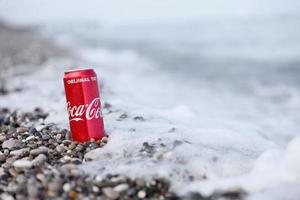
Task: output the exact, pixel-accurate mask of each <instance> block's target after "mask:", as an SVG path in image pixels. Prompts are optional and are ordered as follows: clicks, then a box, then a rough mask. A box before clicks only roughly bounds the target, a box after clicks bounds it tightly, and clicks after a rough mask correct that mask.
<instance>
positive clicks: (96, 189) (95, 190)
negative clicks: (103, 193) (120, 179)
mask: <svg viewBox="0 0 300 200" xmlns="http://www.w3.org/2000/svg"><path fill="white" fill-rule="evenodd" d="M92 190H93V192H95V193H98V192H99V191H100V190H99V188H98V187H97V186H93V188H92Z"/></svg>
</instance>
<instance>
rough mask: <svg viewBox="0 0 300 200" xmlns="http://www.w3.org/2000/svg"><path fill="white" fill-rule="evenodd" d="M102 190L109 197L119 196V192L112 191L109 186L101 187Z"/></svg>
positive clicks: (115, 197)
mask: <svg viewBox="0 0 300 200" xmlns="http://www.w3.org/2000/svg"><path fill="white" fill-rule="evenodd" d="M102 192H103V194H104V195H105V196H106V197H108V198H109V199H117V198H118V197H119V193H118V192H116V191H114V190H113V188H111V187H105V188H102Z"/></svg>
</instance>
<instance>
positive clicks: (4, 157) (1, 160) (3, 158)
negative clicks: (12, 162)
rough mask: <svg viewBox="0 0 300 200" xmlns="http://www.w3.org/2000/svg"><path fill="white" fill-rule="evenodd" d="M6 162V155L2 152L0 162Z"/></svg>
mask: <svg viewBox="0 0 300 200" xmlns="http://www.w3.org/2000/svg"><path fill="white" fill-rule="evenodd" d="M5 160H6V156H5V154H4V153H2V152H1V151H0V162H3V161H5Z"/></svg>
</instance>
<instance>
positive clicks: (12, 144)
mask: <svg viewBox="0 0 300 200" xmlns="http://www.w3.org/2000/svg"><path fill="white" fill-rule="evenodd" d="M18 143H19V141H18V140H14V139H9V140H6V141H4V142H3V144H2V148H3V149H9V150H11V149H13V148H14V147H15V146H17V145H18Z"/></svg>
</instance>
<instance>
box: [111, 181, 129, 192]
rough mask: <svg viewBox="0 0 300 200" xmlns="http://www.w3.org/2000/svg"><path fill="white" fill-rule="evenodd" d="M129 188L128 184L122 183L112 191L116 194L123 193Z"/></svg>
mask: <svg viewBox="0 0 300 200" xmlns="http://www.w3.org/2000/svg"><path fill="white" fill-rule="evenodd" d="M128 188H129V186H128V184H126V183H122V184H120V185H117V186H115V187H114V191H116V192H123V191H125V190H127V189H128Z"/></svg>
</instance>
